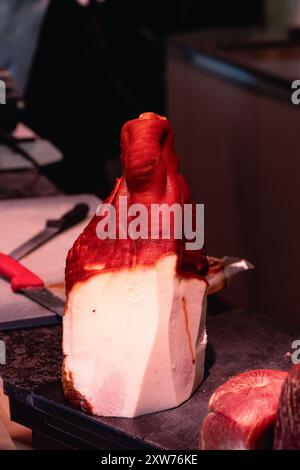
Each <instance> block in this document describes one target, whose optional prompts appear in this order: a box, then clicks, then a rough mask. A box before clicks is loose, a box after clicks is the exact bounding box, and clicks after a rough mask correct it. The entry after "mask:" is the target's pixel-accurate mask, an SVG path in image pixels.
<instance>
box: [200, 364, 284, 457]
mask: <svg viewBox="0 0 300 470" xmlns="http://www.w3.org/2000/svg"><path fill="white" fill-rule="evenodd" d="M286 375H287V373H286V372H284V371H278V370H268V369H265V370H252V371H248V372H244V373H243V374H240V375H237V376H235V377H233V378H231V379H230V380H228V381H227V382H226V383H224V384H223V385H221V386H220V387H219V388H218V389H217V390H216V391H215V392H214V393H213V395H212V396H211V398H210V401H209V410H210V413H209V414H208V416H207V417H206V418H205V420H204V421H203V424H202V427H201V430H200V448H201V449H203V450H254V449H266V448H272V442H273V432H274V426H275V419H276V413H277V407H278V400H279V396H280V391H281V387H282V384H283V382H284V380H285V378H286Z"/></svg>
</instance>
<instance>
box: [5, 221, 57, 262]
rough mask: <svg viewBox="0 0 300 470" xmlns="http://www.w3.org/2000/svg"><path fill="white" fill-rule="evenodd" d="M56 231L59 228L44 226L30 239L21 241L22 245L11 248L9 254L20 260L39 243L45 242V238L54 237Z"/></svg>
mask: <svg viewBox="0 0 300 470" xmlns="http://www.w3.org/2000/svg"><path fill="white" fill-rule="evenodd" d="M58 232H59V229H57V228H56V227H46V228H45V229H44V230H42V231H41V232H40V233H38V234H37V235H35V236H34V237H32V238H30V240H28V241H27V242H25V243H23V245H21V246H19V247H18V248H16V249H15V250H13V251H12V252H11V253H10V254H9V256H11V257H12V258H14V259H16V260H20V259H22V258H24V256H26V255H28V254H29V253H31V252H32V251H33V250H35V249H36V248H38V247H39V246H40V245H43V243H45V242H46V241H47V240H50V238H52V237H54V236H55V235H56V234H57V233H58Z"/></svg>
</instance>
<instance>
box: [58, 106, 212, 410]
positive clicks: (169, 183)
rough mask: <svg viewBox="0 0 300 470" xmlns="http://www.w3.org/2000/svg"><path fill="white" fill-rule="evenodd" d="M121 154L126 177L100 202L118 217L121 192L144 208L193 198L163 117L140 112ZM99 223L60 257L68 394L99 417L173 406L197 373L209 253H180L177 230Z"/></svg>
mask: <svg viewBox="0 0 300 470" xmlns="http://www.w3.org/2000/svg"><path fill="white" fill-rule="evenodd" d="M121 159H122V165H123V176H122V178H121V179H120V180H119V181H118V182H117V184H116V187H115V189H114V191H113V192H112V194H111V195H110V196H109V197H108V198H107V200H106V201H105V202H110V203H111V204H113V206H114V207H115V209H116V213H117V218H118V214H119V212H120V196H126V197H127V201H128V205H131V204H134V203H143V204H144V205H145V206H146V207H148V208H149V209H150V205H151V204H153V203H156V204H163V203H166V204H168V205H172V204H173V203H179V204H180V205H181V206H182V207H183V205H184V204H192V200H191V198H190V195H189V191H188V188H187V185H186V183H185V180H184V179H183V177H182V176H181V175H180V174H179V171H178V158H177V155H176V153H175V149H174V142H173V135H172V131H171V128H170V124H169V122H168V121H167V120H166V119H165V118H163V117H161V116H158V115H156V114H153V113H145V114H143V115H141V116H140V118H139V119H135V120H133V121H129V122H128V123H126V124H125V126H124V127H123V129H122V133H121ZM194 207H195V205H193V208H194ZM193 215H194V211H193ZM100 219H101V216H99V217H97V216H95V217H94V218H93V219H92V221H91V222H90V223H89V225H88V226H87V227H86V229H85V230H84V232H83V233H82V234H81V235H80V236H79V238H78V239H77V240H76V242H75V244H74V246H73V247H72V249H71V250H70V252H69V254H68V258H67V263H66V288H67V304H66V310H65V315H64V320H63V352H64V363H63V387H64V392H65V396H66V397H67V398H68V399H69V400H70V401H71V402H72V403H73V404H74V405H75V406H78V407H80V408H82V409H83V410H86V411H88V412H90V413H93V414H96V415H103V416H123V417H134V416H138V415H141V414H145V413H151V412H154V411H159V410H163V409H167V408H171V407H174V406H177V405H179V404H180V403H182V402H183V401H185V400H186V399H188V398H189V397H190V395H191V394H192V393H193V391H194V390H195V388H196V387H197V386H198V385H199V384H200V382H201V380H202V378H203V364H204V354H205V346H206V333H205V314H206V292H207V284H206V282H205V280H204V278H203V276H205V274H206V272H207V258H206V254H205V251H204V250H203V249H201V250H186V248H185V242H186V240H185V239H184V238H183V239H180V240H179V239H176V238H175V237H174V236H173V237H171V238H170V239H161V238H159V239H137V240H132V239H130V238H127V239H121V238H119V237H118V236H117V237H116V239H105V240H100V239H99V238H98V237H97V235H96V228H97V224H98V223H99V220H100ZM117 225H118V224H117ZM171 233H172V232H171Z"/></svg>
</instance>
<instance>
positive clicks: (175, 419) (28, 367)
mask: <svg viewBox="0 0 300 470" xmlns="http://www.w3.org/2000/svg"><path fill="white" fill-rule="evenodd" d="M207 330H208V337H209V345H208V348H207V354H206V378H205V380H204V381H203V383H202V385H201V386H200V388H199V390H198V391H197V392H196V393H195V394H194V395H193V397H192V398H191V399H190V400H188V401H187V402H185V403H184V404H183V405H181V406H180V407H178V408H175V409H173V410H168V411H164V412H160V413H154V414H151V415H146V416H141V417H138V418H135V419H125V418H101V417H92V416H88V415H86V414H84V413H82V412H81V411H78V410H76V409H75V408H74V407H73V406H72V405H70V404H69V403H67V402H66V401H65V400H64V397H63V394H62V389H61V385H60V369H61V328H60V326H51V327H43V328H32V329H27V330H15V331H6V332H3V333H0V339H2V340H4V341H5V344H6V351H7V360H6V365H5V366H0V375H1V376H2V378H3V381H4V389H5V392H6V394H7V395H8V396H9V398H10V400H12V399H13V400H14V401H16V400H17V401H18V402H24V403H26V404H27V405H29V408H30V409H31V410H33V409H35V410H39V412H40V413H42V415H43V416H44V418H45V419H46V421H47V422H48V421H49V420H50V421H49V422H51V423H50V424H51V426H52V429H53V426H54V425H55V427H57V428H59V429H60V432H65V433H68V434H70V433H74V434H76V433H77V432H79V431H80V435H81V436H83V439H84V441H85V443H86V444H84V446H85V445H87V446H88V445H89V446H90V447H89V448H99V447H98V442H99V439H100V437H101V436H102V435H103V434H105V433H106V434H107V433H110V437H109V439H110V440H109V442H110V444H106V446H108V445H110V446H111V448H130V446H131V448H138V447H147V446H148V448H151V447H152V448H153V447H154V448H163V449H195V448H197V444H198V434H199V427H200V424H201V422H202V420H203V418H204V417H205V416H206V414H207V406H208V400H209V397H210V396H211V394H212V392H213V391H214V390H215V389H216V388H217V387H218V386H219V385H220V384H221V383H223V382H224V381H226V380H227V379H228V378H229V377H230V376H232V375H235V374H237V373H240V372H243V371H245V370H247V369H259V368H274V369H284V370H288V369H289V368H290V367H291V359H290V355H289V354H287V353H290V352H292V349H291V344H292V341H293V340H295V339H297V338H300V330H299V329H298V330H297V329H295V328H292V327H289V326H284V325H281V324H279V323H275V322H273V321H271V320H269V319H266V318H264V317H260V316H258V315H255V314H251V313H246V312H241V311H232V312H226V313H223V314H221V315H218V316H211V315H208V321H207ZM51 420H52V421H51ZM53 420H54V421H53ZM123 438H124V439H126V442H125V443H124V442H123V441H122V439H123ZM121 441H122V442H121ZM87 442H89V444H87ZM129 443H130V445H129ZM102 445H103V444H102ZM100 448H101V447H100ZM109 448H110V447H109Z"/></svg>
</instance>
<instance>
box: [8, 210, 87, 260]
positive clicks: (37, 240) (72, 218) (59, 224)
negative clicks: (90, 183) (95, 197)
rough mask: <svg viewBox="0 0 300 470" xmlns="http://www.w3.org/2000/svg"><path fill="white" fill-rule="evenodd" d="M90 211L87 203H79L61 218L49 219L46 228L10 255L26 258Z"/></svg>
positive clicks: (82, 218)
mask: <svg viewBox="0 0 300 470" xmlns="http://www.w3.org/2000/svg"><path fill="white" fill-rule="evenodd" d="M88 212H89V206H88V205H87V204H77V205H76V206H75V207H73V209H72V210H70V211H69V212H67V213H66V214H64V215H63V216H62V217H61V218H60V219H55V220H52V219H51V220H47V222H46V226H45V228H44V230H42V231H41V232H40V233H38V234H37V235H35V236H34V237H32V238H30V239H29V240H28V241H27V242H25V243H23V244H22V245H21V246H19V247H18V248H16V249H15V250H13V251H12V252H11V253H10V254H9V256H11V257H12V258H14V259H16V260H20V259H22V258H24V256H26V255H28V254H29V253H31V252H32V251H34V250H35V249H36V248H38V247H39V246H41V245H43V244H44V243H45V242H47V241H48V240H50V239H51V238H53V237H55V236H56V235H58V234H59V233H61V232H64V231H65V230H67V229H68V228H70V227H73V226H74V225H76V224H78V223H79V222H81V221H82V220H84V219H85V218H86V217H87V214H88Z"/></svg>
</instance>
